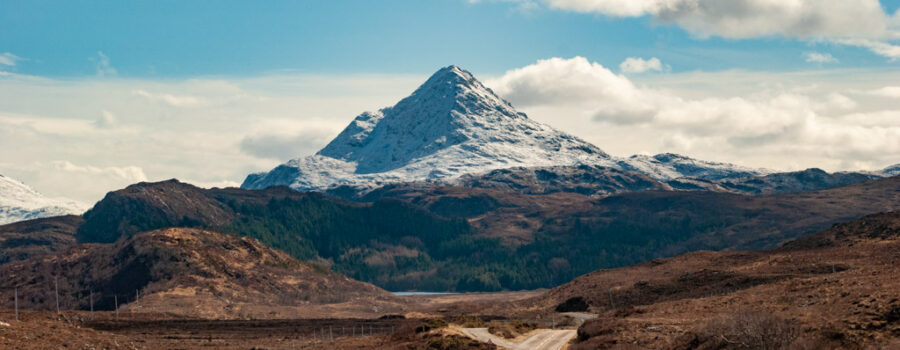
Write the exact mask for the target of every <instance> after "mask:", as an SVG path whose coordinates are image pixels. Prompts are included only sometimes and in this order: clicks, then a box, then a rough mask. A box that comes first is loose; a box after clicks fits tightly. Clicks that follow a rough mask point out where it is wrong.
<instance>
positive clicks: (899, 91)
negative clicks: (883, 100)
mask: <svg viewBox="0 0 900 350" xmlns="http://www.w3.org/2000/svg"><path fill="white" fill-rule="evenodd" d="M868 93H869V94H870V95H874V96H881V97H889V98H898V99H900V86H885V87H883V88H880V89H877V90H871V91H868Z"/></svg>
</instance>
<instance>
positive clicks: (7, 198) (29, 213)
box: [0, 175, 88, 225]
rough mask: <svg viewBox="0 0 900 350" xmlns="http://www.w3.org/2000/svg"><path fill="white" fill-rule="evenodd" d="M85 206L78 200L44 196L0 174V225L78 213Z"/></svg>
mask: <svg viewBox="0 0 900 350" xmlns="http://www.w3.org/2000/svg"><path fill="white" fill-rule="evenodd" d="M87 208H88V206H87V205H85V204H82V203H79V202H75V201H71V200H65V199H53V198H47V197H44V196H43V195H41V194H40V193H38V192H36V191H35V190H33V189H31V187H28V186H27V185H25V184H23V183H21V182H19V181H16V180H14V179H12V178H9V177H6V176H3V175H0V225H4V224H8V223H11V222H16V221H23V220H30V219H37V218H43V217H49V216H59V215H67V214H77V215H80V214H82V213H84V212H85V210H87Z"/></svg>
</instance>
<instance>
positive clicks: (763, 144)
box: [488, 57, 900, 169]
mask: <svg viewBox="0 0 900 350" xmlns="http://www.w3.org/2000/svg"><path fill="white" fill-rule="evenodd" d="M690 84H693V83H690ZM690 84H688V85H690ZM488 85H489V86H490V87H491V88H493V89H495V91H497V92H498V93H500V94H501V95H502V96H504V97H505V98H507V99H509V100H510V101H511V102H512V103H514V104H516V105H517V106H521V107H522V108H523V110H525V111H526V112H528V113H529V114H530V115H532V116H535V117H536V118H538V119H542V120H545V121H547V122H549V123H551V124H557V125H569V127H572V128H573V130H576V129H575V128H577V130H579V131H578V132H576V133H578V134H579V135H581V136H582V137H585V138H588V139H589V140H591V141H594V142H596V143H597V144H598V145H599V146H600V147H602V148H607V150H610V146H612V147H613V148H614V149H621V148H620V147H622V145H623V144H625V145H629V144H630V145H632V147H635V148H637V147H640V148H638V149H632V150H631V152H636V151H638V150H647V149H651V150H654V151H656V152H665V151H674V152H682V153H687V154H690V155H694V156H698V157H699V158H706V159H714V160H722V161H731V162H736V163H742V164H747V165H753V166H764V167H770V168H776V169H779V168H780V169H786V168H793V167H795V166H818V167H824V168H831V169H834V168H839V169H843V168H845V167H848V166H862V165H865V164H867V165H865V166H867V167H873V168H874V167H877V166H883V164H891V162H894V163H895V162H896V160H897V159H900V124H898V123H897V120H900V108H897V107H896V106H894V107H893V108H891V107H890V106H889V105H888V106H878V105H866V106H860V105H859V103H858V102H857V101H855V100H853V99H851V98H849V97H847V96H846V95H845V94H842V93H841V91H840V90H838V91H833V90H832V91H827V90H826V91H816V92H812V91H807V90H808V89H807V90H804V88H797V89H787V88H769V89H761V90H759V91H755V92H753V93H747V94H739V95H731V96H729V95H723V94H722V93H718V94H708V95H707V96H703V97H683V96H682V94H679V93H678V92H677V91H670V90H667V89H658V88H652V87H646V86H641V85H638V84H636V83H634V82H633V81H631V80H630V79H629V78H627V77H625V76H621V75H617V74H615V73H613V72H612V71H610V70H609V69H607V68H606V67H603V66H602V65H600V64H598V63H593V62H589V61H588V60H587V59H585V58H582V57H575V58H571V59H562V58H553V59H547V60H541V61H538V62H537V63H535V64H532V65H529V66H526V67H523V68H519V69H514V70H511V71H508V72H506V74H504V75H503V76H501V77H499V78H496V79H492V80H490V81H489V82H488ZM564 115H569V116H580V117H581V118H590V119H589V120H594V121H596V122H598V123H597V124H596V125H597V126H595V127H590V126H589V124H585V123H584V121H585V119H581V122H580V123H579V122H573V121H567V120H566V117H563V116H564ZM614 153H615V152H614ZM786 155H790V156H786ZM823 155H826V156H823ZM762 159H765V160H762ZM798 159H799V160H802V161H803V162H804V164H795V163H796V162H797V161H798ZM757 161H759V163H756V162H757Z"/></svg>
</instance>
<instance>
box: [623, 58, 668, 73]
mask: <svg viewBox="0 0 900 350" xmlns="http://www.w3.org/2000/svg"><path fill="white" fill-rule="evenodd" d="M619 70H621V71H622V73H635V74H636V73H644V72H647V71H657V72H660V71H662V70H663V65H662V62H660V61H659V59H658V58H656V57H652V58H650V59H649V60H645V59H643V58H640V57H629V58H626V59H625V61H622V63H621V64H619Z"/></svg>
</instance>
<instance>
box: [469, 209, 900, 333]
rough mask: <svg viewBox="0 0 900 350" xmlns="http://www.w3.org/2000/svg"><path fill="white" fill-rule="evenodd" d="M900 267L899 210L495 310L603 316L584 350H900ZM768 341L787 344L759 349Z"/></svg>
mask: <svg viewBox="0 0 900 350" xmlns="http://www.w3.org/2000/svg"><path fill="white" fill-rule="evenodd" d="M898 263H900V212H889V213H882V214H875V215H868V216H865V217H862V218H860V219H858V220H854V221H851V222H848V223H843V224H838V225H835V226H833V227H832V228H830V229H827V230H825V231H823V232H820V233H816V234H812V235H809V236H806V237H803V238H800V239H798V240H796V241H792V242H789V243H788V244H786V245H784V246H783V247H780V248H778V249H774V250H769V251H750V252H721V253H714V252H708V251H707V252H695V253H689V254H685V255H681V256H678V257H674V258H668V259H656V260H652V261H649V262H646V263H642V264H639V265H635V266H630V267H626V268H620V269H612V270H601V271H596V272H592V273H589V274H586V275H584V276H581V277H578V278H576V279H575V280H573V281H572V282H570V283H566V284H564V285H562V286H559V287H557V288H554V289H552V290H550V291H549V292H547V293H546V294H544V295H542V296H539V297H537V298H534V299H530V300H525V301H522V302H518V303H513V304H505V305H497V306H496V307H497V308H498V309H504V310H511V309H518V310H521V311H522V312H533V311H532V310H535V309H543V310H545V311H546V312H549V311H555V310H559V311H590V312H594V313H599V314H600V317H599V318H598V319H596V320H592V321H588V322H587V323H585V324H584V325H583V326H582V327H581V328H580V329H579V337H578V343H577V344H575V345H573V348H575V349H597V348H600V349H604V348H614V346H615V344H616V343H618V344H622V343H625V344H633V345H636V346H638V348H651V349H713V348H715V349H738V348H790V349H868V348H886V349H887V348H894V347H896V346H897V345H900V342H896V337H897V335H898V334H900V300H898V299H897V294H896V291H897V290H898V289H900V282H898V280H897V279H896V278H894V277H895V276H897V274H898V273H900V265H898ZM526 310H527V311H526ZM484 312H485V313H490V312H491V310H490V309H488V310H484ZM754 337H756V338H754ZM760 337H762V338H760ZM766 337H769V339H766ZM781 337H783V338H781ZM723 339H725V340H723ZM766 341H773V342H782V343H777V344H775V345H771V344H770V346H769V347H763V346H762V345H759V344H764V343H765V342H766ZM736 342H737V343H736ZM751 342H752V343H751ZM758 342H762V343H758ZM741 343H743V344H744V347H741V346H740V345H735V344H741ZM879 346H883V347H879Z"/></svg>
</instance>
